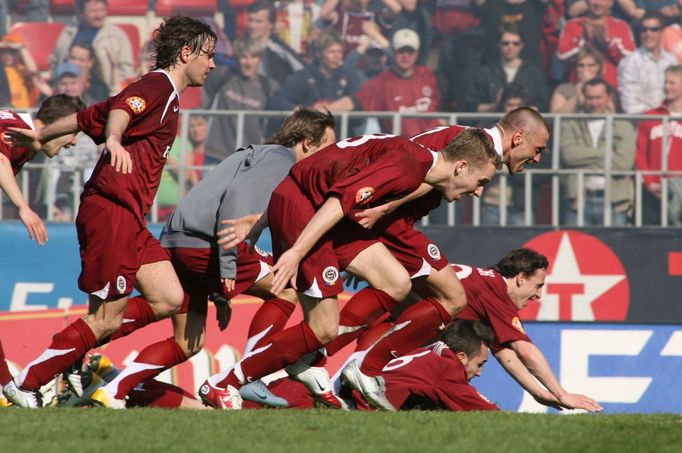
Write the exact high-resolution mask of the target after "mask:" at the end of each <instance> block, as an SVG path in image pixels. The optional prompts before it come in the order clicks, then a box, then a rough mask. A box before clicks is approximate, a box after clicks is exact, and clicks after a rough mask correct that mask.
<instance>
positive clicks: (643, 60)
mask: <svg viewBox="0 0 682 453" xmlns="http://www.w3.org/2000/svg"><path fill="white" fill-rule="evenodd" d="M662 31H663V16H661V14H660V13H658V12H656V11H649V12H647V13H646V14H644V16H643V17H642V20H641V21H640V24H639V36H640V39H641V43H642V45H641V46H640V47H638V48H637V50H635V51H634V52H632V53H631V54H630V55H628V56H627V57H625V58H623V59H622V60H621V61H620V63H619V64H618V91H619V92H620V102H621V105H622V107H623V111H624V112H625V113H642V112H644V111H645V110H649V109H652V108H654V107H658V106H659V105H661V102H663V78H664V72H665V70H666V68H667V67H668V66H672V65H674V64H675V63H676V62H677V59H676V58H675V56H674V55H673V54H671V53H668V52H666V51H665V50H662V49H661V35H662V33H661V32H662Z"/></svg>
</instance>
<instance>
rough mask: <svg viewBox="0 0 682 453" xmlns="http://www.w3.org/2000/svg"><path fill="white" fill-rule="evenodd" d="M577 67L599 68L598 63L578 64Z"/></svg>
mask: <svg viewBox="0 0 682 453" xmlns="http://www.w3.org/2000/svg"><path fill="white" fill-rule="evenodd" d="M577 66H578V67H579V68H594V67H595V66H599V64H597V63H578V64H577Z"/></svg>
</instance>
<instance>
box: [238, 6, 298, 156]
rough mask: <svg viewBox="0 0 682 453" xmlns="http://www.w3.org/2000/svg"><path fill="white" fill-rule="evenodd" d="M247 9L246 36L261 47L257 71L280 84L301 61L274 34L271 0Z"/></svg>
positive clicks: (274, 21)
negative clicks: (247, 25)
mask: <svg viewBox="0 0 682 453" xmlns="http://www.w3.org/2000/svg"><path fill="white" fill-rule="evenodd" d="M248 11H249V27H248V30H247V37H248V38H249V39H251V40H253V41H255V42H256V43H258V44H260V45H261V46H262V47H263V54H262V56H261V64H260V66H259V69H258V73H259V74H262V75H264V76H265V77H267V78H269V79H270V80H274V81H275V82H277V84H278V86H281V85H283V84H284V82H286V80H287V77H289V76H290V75H291V74H293V73H294V72H296V71H300V70H301V69H303V66H304V65H303V61H302V59H301V57H300V56H299V55H297V54H296V52H294V51H293V50H292V49H291V48H290V47H289V46H287V45H286V44H284V43H283V42H282V41H281V40H280V39H279V38H278V37H277V36H276V35H275V23H276V21H277V10H276V9H275V6H274V5H273V4H272V2H270V1H268V0H257V1H256V2H255V3H254V4H252V5H251V6H249V8H248ZM248 143H251V142H248ZM254 143H259V142H254ZM228 149H233V148H228Z"/></svg>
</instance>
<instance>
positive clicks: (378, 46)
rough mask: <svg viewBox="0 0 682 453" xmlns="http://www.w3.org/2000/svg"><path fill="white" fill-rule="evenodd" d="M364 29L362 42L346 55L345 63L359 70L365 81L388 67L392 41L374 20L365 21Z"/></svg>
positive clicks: (348, 67) (350, 68)
mask: <svg viewBox="0 0 682 453" xmlns="http://www.w3.org/2000/svg"><path fill="white" fill-rule="evenodd" d="M362 30H363V31H364V32H365V34H364V35H363V37H362V39H361V40H360V44H358V46H357V47H356V48H355V49H354V50H352V51H351V52H350V53H349V54H347V55H346V58H344V60H343V65H344V67H346V69H348V70H353V71H359V75H360V78H361V79H362V82H363V83H364V82H366V81H367V80H369V79H371V78H372V77H374V76H375V75H377V74H379V73H380V72H382V71H384V70H386V69H387V68H388V66H387V64H388V57H389V53H390V52H391V43H390V42H389V40H388V39H386V37H385V36H384V35H382V34H381V29H380V28H379V26H378V25H377V24H376V23H374V22H371V21H365V22H363V23H362Z"/></svg>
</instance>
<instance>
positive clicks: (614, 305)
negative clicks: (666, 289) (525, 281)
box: [521, 231, 630, 321]
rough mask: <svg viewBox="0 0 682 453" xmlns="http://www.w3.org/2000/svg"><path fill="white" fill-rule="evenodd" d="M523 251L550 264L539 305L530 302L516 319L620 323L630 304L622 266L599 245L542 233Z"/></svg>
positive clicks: (574, 235)
mask: <svg viewBox="0 0 682 453" xmlns="http://www.w3.org/2000/svg"><path fill="white" fill-rule="evenodd" d="M524 247H530V248H533V249H535V250H537V251H538V252H540V253H542V254H544V255H545V256H546V257H547V259H549V272H548V273H547V280H546V282H545V287H544V289H543V291H542V299H541V301H540V302H531V303H530V304H528V306H527V307H526V308H524V309H523V310H522V311H521V319H537V320H542V321H622V320H624V319H625V318H626V316H627V313H628V307H629V305H630V286H629V284H628V279H627V275H626V274H625V269H624V267H623V264H622V263H621V262H620V260H619V259H618V256H616V254H615V253H614V252H613V251H612V250H611V249H610V248H609V247H608V246H607V245H606V244H604V243H603V242H602V241H600V240H599V239H597V238H595V237H594V236H591V235H589V234H585V233H582V232H577V231H556V232H551V233H545V234H541V235H539V236H537V237H535V238H533V239H532V240H531V241H529V242H528V243H527V244H525V245H524Z"/></svg>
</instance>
